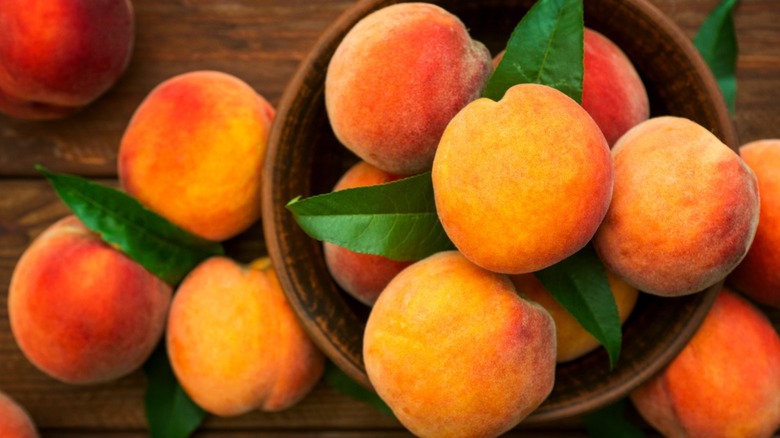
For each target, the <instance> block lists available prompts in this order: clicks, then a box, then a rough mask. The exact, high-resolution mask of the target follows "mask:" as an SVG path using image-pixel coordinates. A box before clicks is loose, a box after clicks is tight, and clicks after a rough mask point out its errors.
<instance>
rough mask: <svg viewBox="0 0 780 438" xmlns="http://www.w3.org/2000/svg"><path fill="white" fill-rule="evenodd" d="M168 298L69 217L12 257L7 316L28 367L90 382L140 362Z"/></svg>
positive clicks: (158, 330)
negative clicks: (35, 367)
mask: <svg viewBox="0 0 780 438" xmlns="http://www.w3.org/2000/svg"><path fill="white" fill-rule="evenodd" d="M170 299H171V288H170V287H169V286H168V285H166V284H165V283H163V282H162V281H161V280H160V279H158V278H157V277H155V276H154V275H152V274H150V273H149V272H148V271H146V270H145V269H144V268H143V267H141V265H139V264H138V263H136V262H134V261H133V260H131V259H129V258H128V257H127V256H125V255H124V254H122V253H120V252H119V251H118V250H116V249H114V247H112V246H110V245H108V244H107V243H105V242H103V241H102V240H100V237H99V236H98V235H97V234H94V233H92V232H90V231H89V230H88V229H87V228H86V227H85V226H84V225H83V224H82V223H81V222H80V221H79V220H78V219H77V218H76V217H75V216H68V217H66V218H64V219H62V220H60V221H58V222H56V223H55V224H53V225H52V226H51V227H49V228H48V229H47V230H46V231H45V232H44V233H43V234H41V235H40V236H38V238H37V239H36V240H35V241H34V242H33V243H32V245H30V247H29V248H28V249H27V250H26V251H25V253H24V254H23V255H22V257H21V258H20V259H19V262H18V263H17V265H16V268H15V269H14V272H13V276H12V278H11V286H10V288H9V292H8V316H9V319H10V322H11V330H12V331H13V334H14V337H15V339H16V342H17V343H18V344H19V348H21V350H22V353H24V355H25V356H26V357H27V358H28V359H29V360H30V362H32V363H33V365H35V366H37V367H38V368H39V369H40V370H41V371H43V372H45V373H46V374H48V375H50V376H52V377H54V378H56V379H58V380H61V381H63V382H67V383H97V382H105V381H109V380H113V379H116V378H119V377H122V376H124V375H126V374H128V373H130V372H132V371H133V370H135V369H137V368H138V367H139V366H141V364H143V362H144V361H146V359H147V358H148V357H149V355H150V354H151V352H152V350H153V349H154V347H155V345H156V344H157V342H158V341H159V340H160V337H161V336H162V332H163V328H164V326H165V315H166V313H167V311H168V305H169V303H170Z"/></svg>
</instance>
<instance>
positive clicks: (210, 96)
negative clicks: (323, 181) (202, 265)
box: [118, 71, 274, 240]
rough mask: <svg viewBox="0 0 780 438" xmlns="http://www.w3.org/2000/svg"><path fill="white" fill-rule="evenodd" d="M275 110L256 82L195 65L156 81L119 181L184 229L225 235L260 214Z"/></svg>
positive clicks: (127, 146) (137, 117)
mask: <svg viewBox="0 0 780 438" xmlns="http://www.w3.org/2000/svg"><path fill="white" fill-rule="evenodd" d="M273 117H274V109H273V108H272V107H271V106H270V105H269V104H268V102H267V101H266V100H265V99H264V98H263V97H262V96H260V95H258V94H257V93H256V92H255V91H254V90H253V89H252V87H250V86H249V85H247V84H246V83H244V82H243V81H241V80H240V79H238V78H236V77H234V76H231V75H228V74H225V73H220V72H214V71H197V72H190V73H185V74H182V75H178V76H175V77H173V78H171V79H168V80H167V81H165V82H163V83H161V84H160V85H158V86H157V87H156V88H155V89H154V90H152V92H151V93H150V94H149V95H148V96H147V97H146V99H144V101H143V103H141V105H140V106H139V107H138V109H137V110H136V112H135V114H134V115H133V118H132V119H131V120H130V124H129V125H128V126H127V129H126V130H125V133H124V136H123V137H122V142H121V145H120V149H119V157H118V164H119V179H120V182H121V184H122V187H123V188H124V189H125V190H126V191H127V192H128V193H129V194H130V195H132V196H134V197H136V198H137V199H138V200H139V201H140V202H141V203H142V204H144V205H146V206H147V207H148V208H150V209H151V210H154V211H156V212H157V213H159V214H161V215H162V216H165V217H166V218H168V219H169V220H170V221H171V222H173V223H175V224H177V225H179V226H180V227H182V228H184V229H185V230H187V231H190V232H192V233H194V234H197V235H199V236H202V237H204V238H206V239H210V240H225V239H227V238H230V237H232V236H235V235H236V234H238V233H240V232H242V231H244V230H245V229H246V228H248V227H249V226H250V225H252V223H254V222H255V221H257V220H258V219H259V218H260V192H261V187H260V186H261V184H260V181H261V179H262V178H261V177H262V167H263V161H264V159H265V150H266V145H267V142H268V134H269V130H270V127H271V121H272V119H273Z"/></svg>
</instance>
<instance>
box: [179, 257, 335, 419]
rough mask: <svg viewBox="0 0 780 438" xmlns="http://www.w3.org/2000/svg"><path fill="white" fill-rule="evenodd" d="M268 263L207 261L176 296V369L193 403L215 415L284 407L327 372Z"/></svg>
mask: <svg viewBox="0 0 780 438" xmlns="http://www.w3.org/2000/svg"><path fill="white" fill-rule="evenodd" d="M270 263H271V262H270V260H269V259H268V258H261V259H258V260H256V261H255V262H253V263H252V264H251V265H250V266H248V267H243V266H241V265H239V264H238V263H236V262H234V261H233V260H230V259H228V258H226V257H213V258H210V259H207V260H206V261H204V262H203V263H201V264H200V265H198V266H197V267H196V268H195V269H194V270H193V271H192V272H190V273H189V274H188V275H187V277H185V279H184V280H183V281H182V283H181V285H180V286H179V288H178V290H177V292H176V295H175V296H174V299H173V303H172V304H171V311H170V315H169V318H168V329H167V349H168V356H169V358H170V361H171V366H172V367H173V371H174V373H175V374H176V377H177V379H178V381H179V383H181V385H182V388H184V390H185V391H186V392H187V394H188V395H189V396H190V397H191V398H192V400H193V401H195V403H197V404H198V405H199V406H201V407H202V408H203V409H205V410H206V411H208V412H211V413H213V414H216V415H220V416H234V415H239V414H243V413H245V412H248V411H250V410H253V409H261V410H264V411H278V410H282V409H286V408H288V407H290V406H292V405H293V404H295V403H296V402H298V401H299V400H300V399H301V398H303V397H304V396H305V395H306V394H307V393H308V392H309V391H310V390H311V388H312V387H313V386H314V385H315V384H316V383H317V381H318V380H319V378H320V377H321V375H322V373H323V370H324V366H325V359H324V356H323V355H322V353H321V352H320V351H319V350H318V349H317V348H316V347H315V346H314V344H313V343H312V341H311V340H310V339H309V337H308V336H307V334H306V333H305V332H304V331H303V328H302V326H301V325H300V323H299V322H298V320H297V319H296V317H295V315H294V314H293V311H292V308H291V307H290V305H289V304H288V303H287V299H286V298H285V296H284V293H283V292H282V288H281V286H280V285H279V281H278V279H277V277H276V273H275V271H274V270H273V267H272V266H271V264H270Z"/></svg>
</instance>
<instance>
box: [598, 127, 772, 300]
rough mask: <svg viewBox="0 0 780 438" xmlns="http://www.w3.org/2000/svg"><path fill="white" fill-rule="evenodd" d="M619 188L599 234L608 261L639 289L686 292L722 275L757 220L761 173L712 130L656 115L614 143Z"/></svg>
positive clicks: (743, 248) (668, 293)
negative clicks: (759, 175)
mask: <svg viewBox="0 0 780 438" xmlns="http://www.w3.org/2000/svg"><path fill="white" fill-rule="evenodd" d="M612 155H613V158H614V162H615V191H614V195H613V197H612V204H611V205H610V207H609V211H608V212H607V216H606V217H605V219H604V222H603V223H602V225H601V227H600V228H599V231H598V232H597V233H596V236H595V238H594V244H595V247H596V250H597V251H598V253H599V256H600V257H601V260H602V261H603V262H604V264H605V266H606V267H607V268H608V269H609V270H611V271H613V272H614V273H615V274H617V275H618V276H620V277H622V278H623V279H625V280H626V281H627V282H628V283H629V284H631V285H632V286H634V287H636V288H638V289H639V290H642V291H645V292H648V293H651V294H655V295H660V296H680V295H686V294H690V293H694V292H698V291H700V290H702V289H705V288H706V287H708V286H711V285H713V284H715V283H716V282H718V281H720V280H722V279H723V278H725V277H726V275H727V274H728V273H729V272H731V270H733V269H734V267H735V266H737V264H738V263H739V262H740V260H742V258H743V257H744V256H745V253H747V250H748V247H749V246H750V243H751V242H752V241H753V235H754V234H755V231H756V225H757V223H758V208H759V204H758V202H759V201H758V187H757V184H756V177H755V175H754V174H753V172H752V171H751V170H750V169H749V168H748V167H747V166H746V165H745V163H744V162H743V161H742V159H740V158H739V156H738V155H737V154H736V153H735V152H734V151H733V150H731V149H729V148H728V146H726V145H725V144H723V143H721V141H720V140H718V138H717V137H715V136H714V135H713V134H712V133H711V132H710V131H708V130H707V129H705V128H704V127H702V126H700V125H698V124H696V123H695V122H693V121H691V120H688V119H684V118H679V117H669V116H667V117H657V118H653V119H650V120H648V121H646V122H642V123H640V124H639V125H637V126H635V127H634V128H632V129H631V130H630V131H628V132H627V133H626V134H625V135H624V136H623V137H621V139H620V140H619V141H618V142H617V144H616V145H615V147H614V148H613V149H612Z"/></svg>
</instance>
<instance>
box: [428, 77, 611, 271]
mask: <svg viewBox="0 0 780 438" xmlns="http://www.w3.org/2000/svg"><path fill="white" fill-rule="evenodd" d="M433 190H434V195H435V198H436V209H437V211H438V214H439V219H440V220H441V223H442V225H443V226H444V230H445V231H446V233H447V235H448V236H449V238H450V239H451V240H452V242H453V243H454V244H455V246H456V247H457V248H458V249H459V250H460V251H461V252H462V253H463V255H464V256H465V257H466V258H468V259H469V260H471V261H472V262H474V263H476V264H477V265H479V266H482V267H483V268H485V269H488V270H491V271H495V272H503V273H508V274H521V273H527V272H533V271H538V270H540V269H542V268H545V267H547V266H550V265H552V264H554V263H557V262H558V261H560V260H562V259H564V258H566V257H568V256H570V255H572V254H574V253H575V252H576V251H578V250H579V249H581V248H582V247H583V246H585V244H586V243H588V241H589V240H590V239H591V237H592V236H593V233H595V231H596V229H597V227H598V226H599V224H600V223H601V220H602V218H603V217H604V214H605V213H606V211H607V207H608V206H609V201H610V197H611V195H612V158H611V157H610V153H609V146H608V145H607V142H606V141H605V140H604V135H602V133H601V131H600V130H599V128H598V126H597V125H596V123H595V122H594V121H593V119H592V118H591V117H590V116H589V115H588V113H587V112H585V110H584V109H582V107H581V106H580V105H578V104H577V103H576V102H575V101H574V100H572V99H570V98H569V97H568V96H566V95H565V94H563V93H561V92H560V91H557V90H555V89H554V88H550V87H547V86H543V85H537V84H522V85H516V86H514V87H512V88H510V89H509V90H508V91H507V93H506V95H505V96H504V97H503V98H502V99H501V100H500V101H498V102H494V101H492V100H490V99H484V98H483V99H478V100H475V101H474V102H472V103H470V104H468V106H466V107H465V108H464V109H463V110H462V111H461V112H459V113H458V114H457V115H456V116H455V118H453V119H452V121H451V122H450V124H449V125H448V126H447V129H446V130H445V131H444V135H443V136H442V138H441V142H440V143H439V148H438V150H437V152H436V158H435V159H434V162H433Z"/></svg>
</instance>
